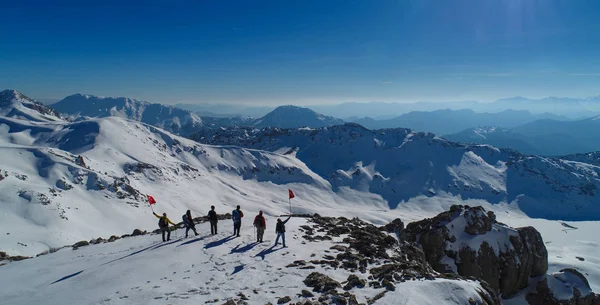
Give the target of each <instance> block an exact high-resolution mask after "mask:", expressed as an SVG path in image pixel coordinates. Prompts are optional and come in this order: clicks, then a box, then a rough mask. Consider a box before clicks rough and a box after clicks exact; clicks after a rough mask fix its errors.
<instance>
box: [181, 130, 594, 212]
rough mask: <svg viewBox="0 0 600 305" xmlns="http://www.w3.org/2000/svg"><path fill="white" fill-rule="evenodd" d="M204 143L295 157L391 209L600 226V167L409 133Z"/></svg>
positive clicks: (204, 136)
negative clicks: (404, 206)
mask: <svg viewBox="0 0 600 305" xmlns="http://www.w3.org/2000/svg"><path fill="white" fill-rule="evenodd" d="M192 138H193V139H195V140H198V141H200V142H202V143H209V144H219V145H237V146H242V147H250V148H255V149H261V150H268V151H274V152H280V153H283V154H290V155H294V156H296V157H297V158H298V159H299V160H301V161H303V162H304V163H305V164H306V165H307V166H308V167H309V168H310V169H311V170H312V171H314V172H315V173H316V174H318V175H319V176H321V177H324V178H325V179H327V180H328V181H329V182H330V183H331V185H332V187H333V189H334V190H336V191H337V190H341V189H347V188H351V189H354V190H358V191H361V192H369V193H373V194H377V195H379V196H381V197H382V198H383V199H384V200H385V201H386V202H387V203H388V205H389V207H390V208H392V209H393V208H396V207H397V206H398V205H399V204H400V203H402V202H407V201H410V200H411V199H412V198H415V197H417V196H421V195H424V196H430V197H431V196H436V195H442V194H451V195H452V196H457V197H460V198H462V199H482V200H485V201H488V202H491V203H515V204H518V206H519V207H520V208H521V209H522V210H523V211H525V212H526V213H527V214H528V215H529V216H531V217H541V218H548V219H563V220H598V219H599V218H600V204H598V203H599V202H600V201H599V200H598V195H599V194H598V190H599V189H600V178H599V177H600V176H599V174H600V167H598V166H596V165H591V164H586V163H583V162H573V161H567V160H562V159H556V158H544V157H536V156H526V155H522V154H520V153H517V152H515V151H512V150H506V149H497V148H494V147H491V146H487V145H464V144H457V143H453V142H449V141H447V140H444V139H441V138H438V137H436V136H434V135H433V134H429V133H418V132H414V131H411V130H408V129H382V130H375V131H371V130H368V129H366V128H364V127H362V126H360V125H356V124H346V125H343V126H333V127H328V128H319V129H277V128H264V129H251V128H229V129H219V130H202V131H201V132H199V133H197V134H195V135H194V136H193V137H192Z"/></svg>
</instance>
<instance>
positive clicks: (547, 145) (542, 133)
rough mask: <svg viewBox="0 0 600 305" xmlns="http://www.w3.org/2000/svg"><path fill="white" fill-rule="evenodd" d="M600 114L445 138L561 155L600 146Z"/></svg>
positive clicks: (478, 129)
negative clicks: (573, 119) (572, 119)
mask: <svg viewBox="0 0 600 305" xmlns="http://www.w3.org/2000/svg"><path fill="white" fill-rule="evenodd" d="M599 118H600V117H598V116H596V117H592V118H587V119H583V120H576V121H557V120H549V119H546V120H537V121H534V122H530V123H527V124H523V125H520V126H517V127H514V128H510V129H506V128H496V127H491V128H490V127H487V128H485V127H484V128H482V127H479V128H472V129H467V130H464V131H462V132H459V133H455V134H449V135H445V136H444V138H446V139H448V140H451V141H457V142H464V143H480V144H490V145H494V146H497V147H507V148H512V149H516V150H518V151H520V152H523V153H527V154H538V155H545V156H562V155H569V154H579V153H587V152H592V151H598V150H600V119H599Z"/></svg>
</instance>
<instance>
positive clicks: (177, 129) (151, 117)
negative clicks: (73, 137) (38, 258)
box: [15, 91, 344, 136]
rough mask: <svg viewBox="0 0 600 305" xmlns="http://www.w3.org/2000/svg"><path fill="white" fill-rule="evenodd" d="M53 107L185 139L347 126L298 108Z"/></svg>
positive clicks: (121, 103)
mask: <svg viewBox="0 0 600 305" xmlns="http://www.w3.org/2000/svg"><path fill="white" fill-rule="evenodd" d="M15 92H16V91H15ZM37 105H39V107H47V106H44V105H43V104H41V103H37ZM51 107H52V108H54V109H56V111H58V112H60V113H63V114H65V115H69V116H72V117H73V118H76V117H79V116H83V117H94V118H102V117H109V116H117V117H122V118H127V119H130V120H135V121H139V122H143V123H146V124H150V125H153V126H156V127H160V128H163V129H165V130H168V131H170V132H172V133H175V134H179V135H184V136H185V135H189V134H192V133H194V132H196V131H198V129H200V128H220V127H228V126H251V127H256V128H262V127H267V126H270V127H279V128H296V127H311V128H318V127H327V126H333V125H340V124H343V123H344V121H343V120H340V119H337V118H334V117H330V116H326V115H322V114H319V113H316V112H314V111H313V110H310V109H308V108H302V107H297V106H280V107H277V108H275V109H274V110H272V111H271V112H269V113H267V114H266V115H264V116H262V117H260V118H254V117H248V116H235V117H210V116H207V117H200V116H199V115H198V114H196V113H193V112H192V111H190V110H184V109H181V108H177V107H174V106H167V105H162V104H152V103H149V102H145V101H139V100H135V99H130V98H126V97H98V96H93V95H85V94H74V95H71V96H68V97H66V98H64V99H62V100H60V101H59V102H57V103H54V104H52V105H51ZM47 108H48V107H47ZM48 109H50V108H48ZM58 112H57V113H58Z"/></svg>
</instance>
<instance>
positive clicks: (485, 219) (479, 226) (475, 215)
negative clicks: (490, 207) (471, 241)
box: [463, 206, 496, 235]
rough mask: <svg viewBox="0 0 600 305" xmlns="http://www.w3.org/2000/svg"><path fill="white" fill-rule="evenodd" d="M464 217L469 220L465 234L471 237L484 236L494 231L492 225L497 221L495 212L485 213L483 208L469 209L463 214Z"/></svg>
mask: <svg viewBox="0 0 600 305" xmlns="http://www.w3.org/2000/svg"><path fill="white" fill-rule="evenodd" d="M463 217H465V219H466V220H467V225H466V226H465V232H467V233H468V234H471V235H483V234H485V233H487V232H489V231H491V230H492V224H493V223H494V221H495V220H496V215H494V212H492V211H489V212H487V214H486V212H485V209H484V208H483V207H480V206H479V207H474V208H471V209H468V210H467V211H465V213H464V214H463Z"/></svg>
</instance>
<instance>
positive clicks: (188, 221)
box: [181, 210, 198, 238]
mask: <svg viewBox="0 0 600 305" xmlns="http://www.w3.org/2000/svg"><path fill="white" fill-rule="evenodd" d="M181 218H182V219H183V225H184V226H185V237H186V238H187V237H188V232H189V231H190V230H192V231H194V234H196V236H198V232H196V224H194V219H192V212H190V210H187V212H185V214H184V215H183V216H182V217H181Z"/></svg>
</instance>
